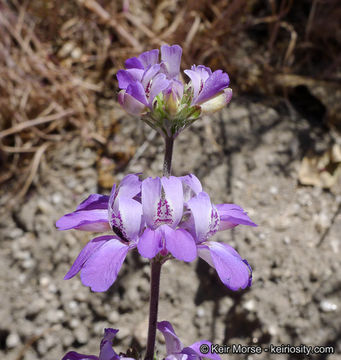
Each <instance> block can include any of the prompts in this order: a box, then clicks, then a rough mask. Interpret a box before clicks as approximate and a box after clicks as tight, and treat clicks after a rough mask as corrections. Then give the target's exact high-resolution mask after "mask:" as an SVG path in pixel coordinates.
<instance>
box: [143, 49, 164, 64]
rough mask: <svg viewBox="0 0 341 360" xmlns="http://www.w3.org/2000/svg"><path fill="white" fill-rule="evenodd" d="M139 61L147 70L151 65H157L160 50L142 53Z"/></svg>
mask: <svg viewBox="0 0 341 360" xmlns="http://www.w3.org/2000/svg"><path fill="white" fill-rule="evenodd" d="M138 59H139V60H140V62H141V64H142V65H143V67H144V68H147V67H148V66H149V65H155V64H156V63H157V62H158V61H159V50H158V49H153V50H150V51H146V52H144V53H142V54H141V55H140V56H139V57H138Z"/></svg>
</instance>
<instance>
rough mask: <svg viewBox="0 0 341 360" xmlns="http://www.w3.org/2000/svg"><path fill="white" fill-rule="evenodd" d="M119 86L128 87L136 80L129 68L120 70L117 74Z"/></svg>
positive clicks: (121, 87)
mask: <svg viewBox="0 0 341 360" xmlns="http://www.w3.org/2000/svg"><path fill="white" fill-rule="evenodd" d="M116 77H117V80H118V86H119V88H120V89H127V87H128V86H129V85H130V84H132V83H134V81H136V80H135V79H134V78H133V76H132V75H131V74H130V73H129V72H128V71H127V70H119V71H118V72H117V74H116Z"/></svg>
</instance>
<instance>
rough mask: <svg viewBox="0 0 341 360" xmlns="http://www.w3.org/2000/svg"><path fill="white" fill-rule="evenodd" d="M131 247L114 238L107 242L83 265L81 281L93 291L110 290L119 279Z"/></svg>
mask: <svg viewBox="0 0 341 360" xmlns="http://www.w3.org/2000/svg"><path fill="white" fill-rule="evenodd" d="M129 250H130V248H129V246H128V245H126V244H123V243H121V242H120V241H119V240H118V239H116V238H112V239H111V240H108V241H106V242H105V243H104V244H103V245H102V246H101V247H100V248H99V249H98V250H97V251H96V252H95V253H94V254H93V255H92V256H91V257H90V258H89V259H88V261H86V263H85V264H84V265H83V268H82V270H81V280H82V283H83V284H84V285H85V286H90V287H91V290H92V291H96V292H102V291H106V290H108V289H109V287H110V286H111V285H112V284H113V282H114V281H115V280H116V278H117V274H118V272H119V271H120V269H121V266H122V264H123V261H124V259H125V258H126V256H127V253H128V251H129Z"/></svg>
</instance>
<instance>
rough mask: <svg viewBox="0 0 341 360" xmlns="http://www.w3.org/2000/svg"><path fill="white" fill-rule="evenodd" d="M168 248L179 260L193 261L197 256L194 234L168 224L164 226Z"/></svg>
mask: <svg viewBox="0 0 341 360" xmlns="http://www.w3.org/2000/svg"><path fill="white" fill-rule="evenodd" d="M162 231H163V234H164V237H165V243H166V249H167V250H168V251H169V252H170V253H171V254H172V255H173V256H174V257H175V258H176V259H178V260H182V261H186V262H191V261H193V260H195V259H196V257H197V246H196V244H195V241H194V239H193V237H192V235H191V234H190V233H189V232H188V231H186V230H183V229H177V230H174V229H172V228H170V227H169V226H168V225H163V226H162Z"/></svg>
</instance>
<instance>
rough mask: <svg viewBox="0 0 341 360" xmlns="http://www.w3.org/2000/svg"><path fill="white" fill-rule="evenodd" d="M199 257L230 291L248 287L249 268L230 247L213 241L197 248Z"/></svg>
mask: <svg viewBox="0 0 341 360" xmlns="http://www.w3.org/2000/svg"><path fill="white" fill-rule="evenodd" d="M198 253H199V256H200V257H201V258H202V259H203V260H205V261H206V262H207V263H208V264H209V265H211V266H213V267H214V268H215V269H216V271H217V273H218V276H219V277H220V280H221V281H222V282H223V283H224V284H225V285H226V286H227V287H228V288H229V289H231V290H238V289H240V288H242V289H245V288H246V287H247V286H249V285H250V278H251V273H250V267H249V266H248V264H246V263H245V262H244V261H243V259H242V258H241V256H240V255H239V254H238V253H237V251H236V250H234V249H233V248H232V247H231V246H229V245H227V244H222V243H218V242H214V241H210V242H209V243H207V246H205V245H201V246H199V247H198Z"/></svg>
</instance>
